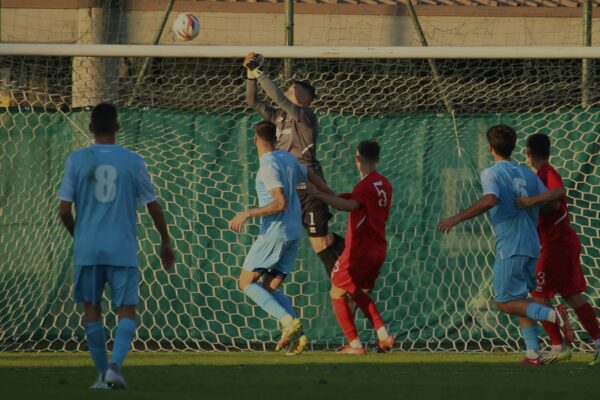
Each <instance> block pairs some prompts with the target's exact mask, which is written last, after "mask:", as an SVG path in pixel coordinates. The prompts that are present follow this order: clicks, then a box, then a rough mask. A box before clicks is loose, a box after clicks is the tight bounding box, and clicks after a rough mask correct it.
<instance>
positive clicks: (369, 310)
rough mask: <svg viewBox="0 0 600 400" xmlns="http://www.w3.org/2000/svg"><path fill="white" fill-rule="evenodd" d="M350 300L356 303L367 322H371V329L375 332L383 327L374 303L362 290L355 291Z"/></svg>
mask: <svg viewBox="0 0 600 400" xmlns="http://www.w3.org/2000/svg"><path fill="white" fill-rule="evenodd" d="M352 299H353V300H354V301H355V302H356V304H357V305H358V307H359V308H360V309H361V310H362V312H363V313H364V314H365V317H367V319H368V320H369V322H371V325H373V328H375V330H377V329H379V328H381V327H383V326H384V324H383V319H382V318H381V314H379V311H378V310H377V306H376V305H375V302H374V301H373V299H371V297H370V296H369V295H368V294H366V293H365V292H363V291H362V290H357V291H356V292H355V293H354V295H353V296H352Z"/></svg>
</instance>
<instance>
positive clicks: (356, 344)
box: [350, 339, 362, 349]
mask: <svg viewBox="0 0 600 400" xmlns="http://www.w3.org/2000/svg"><path fill="white" fill-rule="evenodd" d="M350 347H352V348H353V349H359V348H361V347H362V344H360V340H358V339H354V340H353V341H351V342H350Z"/></svg>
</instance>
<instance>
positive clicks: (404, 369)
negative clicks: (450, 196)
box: [0, 352, 600, 400]
mask: <svg viewBox="0 0 600 400" xmlns="http://www.w3.org/2000/svg"><path fill="white" fill-rule="evenodd" d="M520 357H521V356H520V355H518V354H438V353H434V354H432V353H392V354H370V355H366V356H339V355H335V354H333V353H326V352H309V353H306V354H303V355H302V356H299V357H285V356H283V355H280V354H274V353H158V354H157V353H133V354H131V355H130V356H129V357H128V359H127V361H126V366H125V367H124V369H123V373H124V374H125V376H126V378H127V380H128V384H129V386H130V389H129V390H127V391H91V390H89V389H88V386H89V385H90V384H91V383H92V382H93V381H94V380H95V378H96V373H95V370H94V368H93V367H92V364H91V361H90V359H89V357H88V355H87V353H76V354H63V353H59V354H51V353H42V354H18V353H5V354H0V399H2V400H7V399H10V400H13V399H43V400H54V399H61V400H62V399H64V400H70V399H85V400H93V399H160V400H170V399H194V400H201V399H241V400H250V399H262V400H264V399H278V400H292V399H329V400H331V399H461V400H464V399H486V400H488V399H510V400H512V399H528V400H531V399H542V400H549V399H564V400H567V399H592V398H594V397H596V396H598V393H599V392H600V379H599V378H600V368H590V367H588V366H587V363H586V362H587V361H588V360H589V359H590V358H591V355H589V354H582V355H576V356H575V357H574V360H573V361H570V362H566V363H562V364H555V365H549V366H544V367H537V368H536V367H525V366H521V365H519V364H517V362H518V360H519V359H520Z"/></svg>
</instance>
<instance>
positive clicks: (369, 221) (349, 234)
mask: <svg viewBox="0 0 600 400" xmlns="http://www.w3.org/2000/svg"><path fill="white" fill-rule="evenodd" d="M344 197H346V198H350V199H353V200H356V201H357V202H358V203H360V205H361V206H360V207H358V208H357V209H356V210H354V211H352V212H351V213H350V218H349V220H348V229H347V230H346V242H345V246H346V247H345V249H346V250H347V252H348V253H349V254H348V256H349V257H348V258H349V259H352V258H355V257H361V254H364V252H363V251H362V250H361V249H368V248H371V247H383V248H384V250H385V247H386V246H387V241H386V239H385V223H386V221H387V220H388V217H389V215H390V204H391V202H392V185H391V184H390V182H389V181H388V180H387V179H386V178H385V177H384V176H383V175H381V174H379V172H377V171H373V172H371V173H370V174H369V175H367V176H365V177H364V178H363V179H362V180H361V181H360V182H359V183H358V185H356V186H355V187H354V190H353V191H352V193H351V194H349V195H346V196H344Z"/></svg>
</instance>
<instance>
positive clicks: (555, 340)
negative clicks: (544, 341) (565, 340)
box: [541, 321, 562, 346]
mask: <svg viewBox="0 0 600 400" xmlns="http://www.w3.org/2000/svg"><path fill="white" fill-rule="evenodd" d="M541 322H542V326H543V327H544V330H545V331H546V333H547V334H548V336H549V337H550V341H551V342H552V344H553V345H554V346H558V345H560V344H562V335H561V333H560V328H559V327H558V325H556V324H553V323H552V322H548V321H541Z"/></svg>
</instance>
